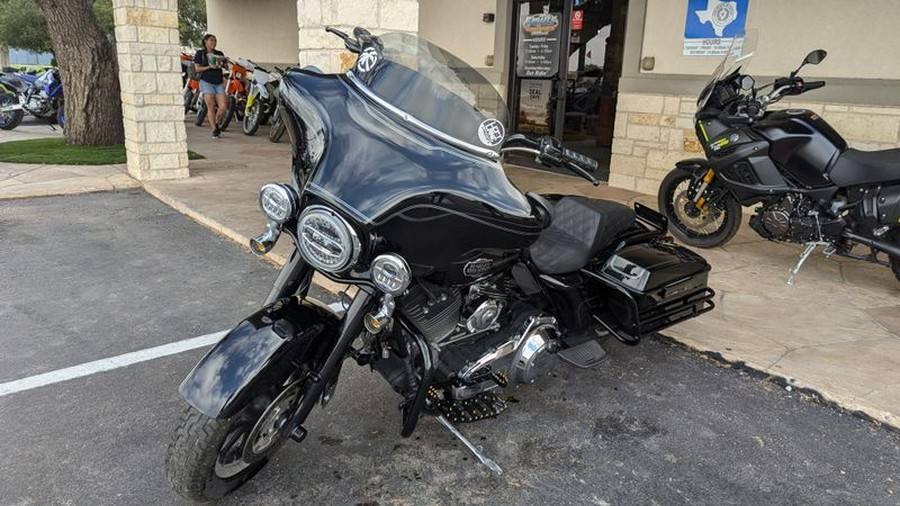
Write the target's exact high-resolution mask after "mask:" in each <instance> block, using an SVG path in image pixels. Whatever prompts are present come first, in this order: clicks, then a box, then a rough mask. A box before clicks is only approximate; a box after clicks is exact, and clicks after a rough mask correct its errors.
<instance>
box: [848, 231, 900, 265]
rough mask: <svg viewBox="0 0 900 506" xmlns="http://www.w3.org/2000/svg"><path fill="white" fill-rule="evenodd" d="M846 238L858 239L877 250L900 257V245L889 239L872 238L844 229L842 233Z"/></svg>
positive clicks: (859, 241)
mask: <svg viewBox="0 0 900 506" xmlns="http://www.w3.org/2000/svg"><path fill="white" fill-rule="evenodd" d="M841 236H843V237H844V238H845V239H850V240H851V241H856V242H858V243H860V244H865V245H866V246H870V247H872V248H875V249H877V250H881V251H884V252H885V253H887V254H888V255H890V256H892V257H897V258H900V245H896V244H891V243H889V242H887V241H882V240H880V239H870V238H868V237H864V236H861V235H859V234H854V233H853V232H850V231H849V230H844V231H843V232H842V233H841Z"/></svg>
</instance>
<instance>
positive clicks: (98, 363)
mask: <svg viewBox="0 0 900 506" xmlns="http://www.w3.org/2000/svg"><path fill="white" fill-rule="evenodd" d="M225 333H226V331H222V332H215V333H213V334H206V335H205V336H198V337H192V338H190V339H185V340H183V341H178V342H175V343H169V344H164V345H162V346H155V347H153V348H147V349H145V350H138V351H133V352H131V353H125V354H123V355H118V356H115V357H109V358H103V359H100V360H95V361H93V362H87V363H84V364H79V365H75V366H72V367H66V368H65V369H58V370H56V371H50V372H45V373H43V374H37V375H35V376H29V377H27V378H22V379H18V380H14V381H8V382H6V383H0V397H3V396H4V395H9V394H14V393H17V392H24V391H25V390H31V389H32V388H38V387H42V386H46V385H52V384H54V383H59V382H61V381H68V380H70V379H75V378H82V377H84V376H90V375H92V374H97V373H98V372H105V371H111V370H113V369H119V368H120V367H127V366H129V365H133V364H139V363H141V362H146V361H148V360H153V359H155V358H160V357H167V356H169V355H177V354H178V353H182V352H185V351H189V350H193V349H197V348H202V347H204V346H209V345H211V344H213V343H215V342H217V341H218V340H219V339H222V336H224V335H225Z"/></svg>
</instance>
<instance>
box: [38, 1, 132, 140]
mask: <svg viewBox="0 0 900 506" xmlns="http://www.w3.org/2000/svg"><path fill="white" fill-rule="evenodd" d="M36 1H37V4H38V5H39V6H40V7H41V10H42V11H43V12H44V17H46V18H47V29H48V31H49V32H50V40H51V41H52V42H53V52H54V54H55V55H56V60H57V63H58V64H59V70H60V73H61V74H62V82H63V93H64V94H65V107H66V142H67V143H68V144H77V145H87V146H108V145H112V144H122V143H124V142H125V131H124V127H123V126H122V102H121V93H120V89H119V64H118V60H117V59H116V50H115V47H114V46H113V44H112V43H111V42H110V41H109V39H108V38H107V36H106V34H104V33H103V32H102V31H101V30H100V28H99V26H97V20H96V18H94V10H93V3H94V2H93V0H36Z"/></svg>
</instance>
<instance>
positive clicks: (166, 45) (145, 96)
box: [113, 0, 189, 181]
mask: <svg viewBox="0 0 900 506" xmlns="http://www.w3.org/2000/svg"><path fill="white" fill-rule="evenodd" d="M113 9H114V10H113V13H114V15H115V23H116V49H117V51H118V58H119V83H120V84H121V87H122V117H123V121H124V125H125V148H126V150H127V154H128V173H129V174H130V175H131V176H132V177H134V178H136V179H138V180H140V181H157V180H161V179H181V178H186V177H188V175H189V174H188V157H187V136H186V133H185V129H184V108H183V107H184V106H183V103H182V97H181V64H180V63H179V55H180V54H181V49H180V46H179V38H178V2H177V0H113Z"/></svg>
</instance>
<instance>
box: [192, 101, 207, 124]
mask: <svg viewBox="0 0 900 506" xmlns="http://www.w3.org/2000/svg"><path fill="white" fill-rule="evenodd" d="M205 119H206V101H205V100H203V94H202V93H201V94H200V96H199V97H198V98H197V119H195V120H194V124H195V125H197V126H202V125H203V120H205Z"/></svg>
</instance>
